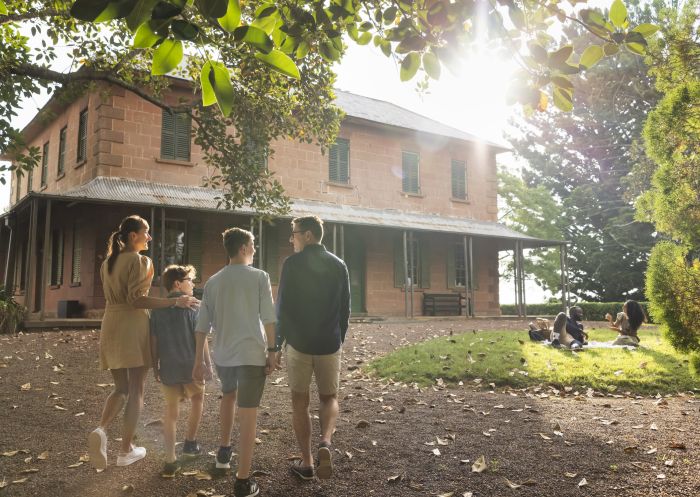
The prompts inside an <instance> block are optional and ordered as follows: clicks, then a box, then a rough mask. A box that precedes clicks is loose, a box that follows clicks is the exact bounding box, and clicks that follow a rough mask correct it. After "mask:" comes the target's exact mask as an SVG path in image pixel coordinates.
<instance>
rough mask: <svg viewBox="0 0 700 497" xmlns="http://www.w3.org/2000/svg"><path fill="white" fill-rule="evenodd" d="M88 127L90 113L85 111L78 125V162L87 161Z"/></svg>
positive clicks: (81, 114)
mask: <svg viewBox="0 0 700 497" xmlns="http://www.w3.org/2000/svg"><path fill="white" fill-rule="evenodd" d="M87 126H88V111H87V109H83V111H82V112H81V113H80V121H79V123H78V156H77V158H76V160H77V161H78V162H83V161H84V160H86V159H87V129H88V128H87Z"/></svg>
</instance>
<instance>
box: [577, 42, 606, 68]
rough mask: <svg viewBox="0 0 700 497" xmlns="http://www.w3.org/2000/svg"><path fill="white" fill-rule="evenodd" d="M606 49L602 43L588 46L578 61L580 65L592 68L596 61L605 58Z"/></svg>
mask: <svg viewBox="0 0 700 497" xmlns="http://www.w3.org/2000/svg"><path fill="white" fill-rule="evenodd" d="M604 55H605V51H604V50H603V47H601V46H600V45H591V46H590V47H588V48H586V49H585V50H584V51H583V53H582V54H581V59H580V60H579V61H578V63H579V65H581V66H583V67H584V68H586V69H590V68H591V67H593V66H594V65H596V63H597V62H598V61H599V60H600V59H602V58H603V56H604Z"/></svg>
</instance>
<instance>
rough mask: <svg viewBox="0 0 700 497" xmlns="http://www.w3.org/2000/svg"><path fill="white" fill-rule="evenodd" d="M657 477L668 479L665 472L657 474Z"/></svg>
mask: <svg viewBox="0 0 700 497" xmlns="http://www.w3.org/2000/svg"><path fill="white" fill-rule="evenodd" d="M656 478H658V479H659V480H665V479H666V475H665V474H663V473H661V474H658V475H656Z"/></svg>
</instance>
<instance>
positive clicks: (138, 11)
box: [126, 0, 158, 32]
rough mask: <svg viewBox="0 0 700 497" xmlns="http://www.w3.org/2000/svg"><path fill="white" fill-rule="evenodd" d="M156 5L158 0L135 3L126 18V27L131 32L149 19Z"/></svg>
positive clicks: (141, 0) (139, 0) (144, 0)
mask: <svg viewBox="0 0 700 497" xmlns="http://www.w3.org/2000/svg"><path fill="white" fill-rule="evenodd" d="M157 3H158V0H138V1H137V2H136V5H135V6H134V8H133V10H132V11H131V12H130V13H129V15H128V16H126V25H127V26H128V27H129V29H130V30H131V31H132V32H133V31H136V29H137V28H138V27H139V26H141V24H143V23H144V22H146V21H148V20H149V19H150V18H151V12H152V11H153V7H155V6H156V4H157Z"/></svg>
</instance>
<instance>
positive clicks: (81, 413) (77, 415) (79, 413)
mask: <svg viewBox="0 0 700 497" xmlns="http://www.w3.org/2000/svg"><path fill="white" fill-rule="evenodd" d="M73 416H75V417H76V418H77V417H79V416H85V413H84V412H78V413H75V414H74V415H73Z"/></svg>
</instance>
